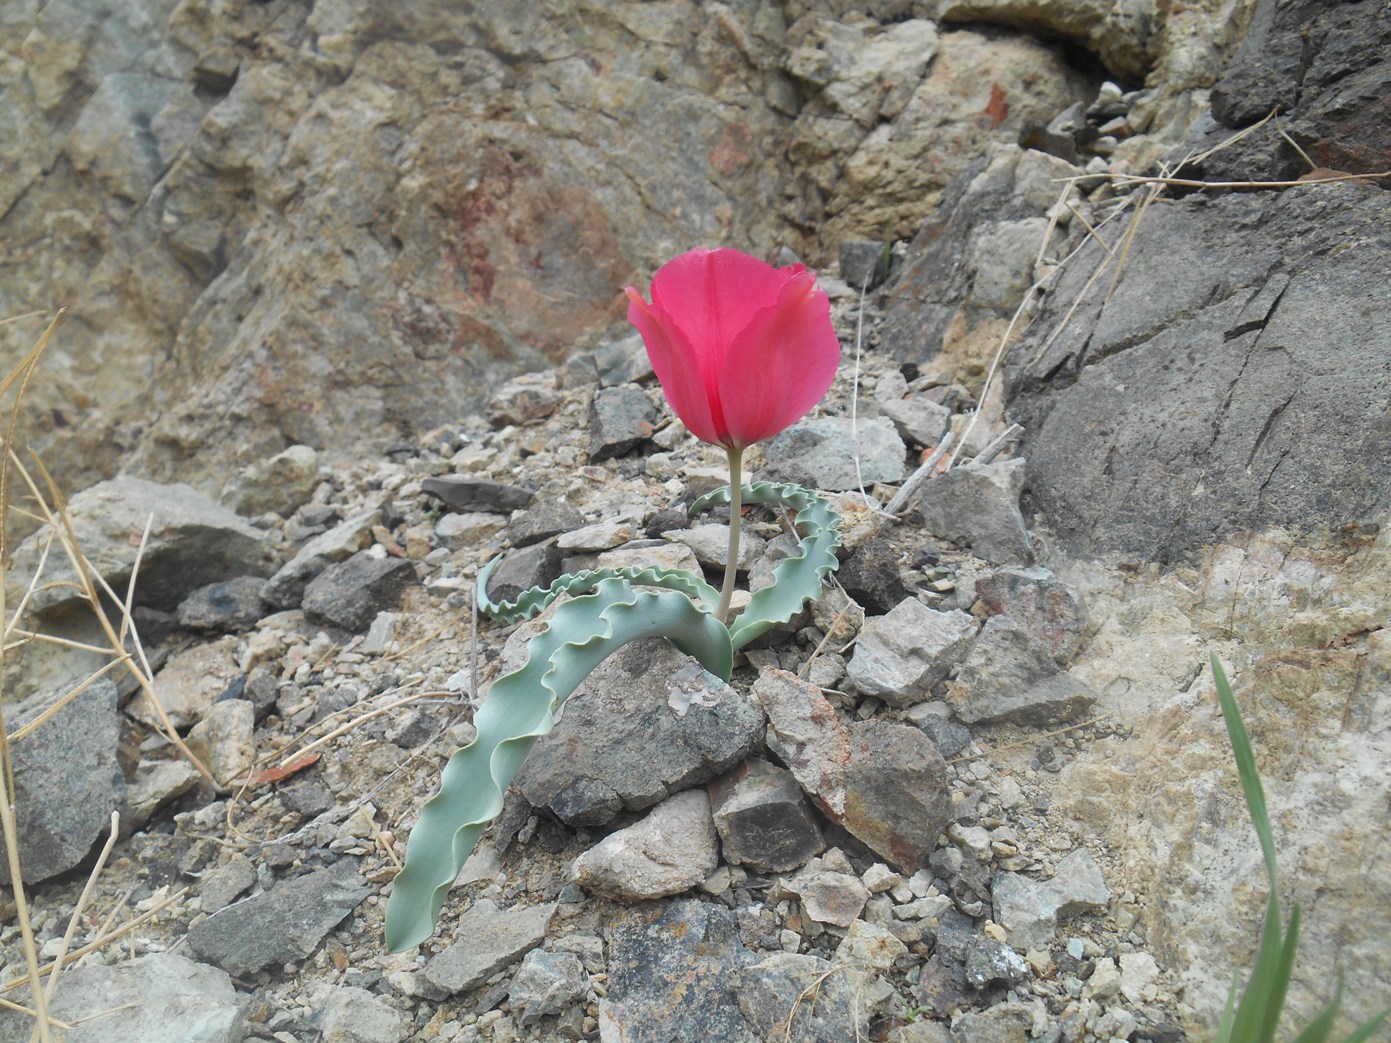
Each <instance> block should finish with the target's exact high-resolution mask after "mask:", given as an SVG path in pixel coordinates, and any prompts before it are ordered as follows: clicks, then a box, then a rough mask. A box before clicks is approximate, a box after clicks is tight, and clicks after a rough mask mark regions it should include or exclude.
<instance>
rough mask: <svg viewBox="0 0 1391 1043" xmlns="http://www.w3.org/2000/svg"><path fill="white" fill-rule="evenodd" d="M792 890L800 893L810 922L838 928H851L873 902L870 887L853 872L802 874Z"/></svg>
mask: <svg viewBox="0 0 1391 1043" xmlns="http://www.w3.org/2000/svg"><path fill="white" fill-rule="evenodd" d="M788 887H789V889H790V890H793V891H796V892H797V897H798V898H800V899H801V900H802V908H803V909H805V910H806V914H807V917H808V918H809V919H811V920H814V921H816V922H817V923H828V924H833V925H834V926H836V927H849V926H850V925H851V924H852V923H854V922H855V921H856V920H858V919H859V918H860V913H862V912H864V908H865V903H866V902H868V901H869V888H867V887H865V885H864V884H863V883H861V882H860V878H859V877H857V876H851V875H850V874H849V873H835V872H830V871H827V870H815V871H811V872H802V873H798V874H797V876H796V877H795V878H794V879H793V880H792V882H791V883H790V884H788Z"/></svg>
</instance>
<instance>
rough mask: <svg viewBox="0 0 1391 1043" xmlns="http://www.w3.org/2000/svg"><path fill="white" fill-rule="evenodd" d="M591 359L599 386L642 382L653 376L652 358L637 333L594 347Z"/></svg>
mask: <svg viewBox="0 0 1391 1043" xmlns="http://www.w3.org/2000/svg"><path fill="white" fill-rule="evenodd" d="M593 359H594V367H595V369H596V370H597V372H598V376H599V386H600V387H606V388H607V387H613V386H614V385H616V384H643V383H646V382H648V381H650V380H652V379H654V377H655V374H654V373H653V372H652V360H651V359H649V358H648V357H647V346H646V345H645V344H643V342H642V337H641V336H639V335H638V334H637V333H633V334H630V335H629V336H627V337H619V338H618V339H617V340H611V341H609V342H608V343H606V344H604V345H602V346H600V347H598V348H595V349H594V352H593Z"/></svg>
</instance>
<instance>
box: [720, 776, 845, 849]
mask: <svg viewBox="0 0 1391 1043" xmlns="http://www.w3.org/2000/svg"><path fill="white" fill-rule="evenodd" d="M710 805H711V811H712V813H713V815H714V821H715V829H716V830H717V831H718V832H719V835H720V846H721V849H722V851H723V853H724V858H725V861H726V862H729V863H731V864H734V865H747V866H752V867H753V868H754V869H756V870H758V871H759V872H763V873H781V872H786V871H787V870H789V869H796V868H798V867H799V866H803V865H806V863H807V862H808V861H809V860H810V859H811V858H812V857H813V856H815V855H817V854H820V853H821V851H823V850H824V849H825V847H826V845H825V842H824V841H822V839H821V830H820V829H819V828H818V827H817V825H816V820H815V819H814V818H813V817H812V814H811V809H810V808H809V807H808V806H807V804H806V800H805V799H804V798H803V796H802V791H801V789H800V788H799V787H798V786H797V781H796V779H794V778H793V777H792V773H791V772H789V771H787V770H786V769H785V768H779V767H777V766H775V765H772V764H769V763H768V762H767V761H764V760H758V759H750V760H747V761H745V762H744V763H743V764H741V765H740V766H739V767H738V768H736V769H735V770H734V771H732V772H730V773H729V774H728V775H724V776H721V777H720V778H718V779H716V780H715V781H714V782H712V783H711V784H710Z"/></svg>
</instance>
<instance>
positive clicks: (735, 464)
mask: <svg viewBox="0 0 1391 1043" xmlns="http://www.w3.org/2000/svg"><path fill="white" fill-rule="evenodd" d="M726 452H728V453H729V550H728V551H727V552H726V553H725V559H724V585H723V586H721V587H720V610H719V613H718V615H717V618H718V619H719V620H720V622H721V623H726V624H727V623H728V622H729V618H728V617H729V602H730V600H731V599H732V598H733V597H734V573H735V572H737V571H738V569H739V512H740V511H741V510H742V509H743V503H742V499H743V493H744V484H743V482H744V479H743V477H742V475H741V474H740V473H739V471H740V464H741V463H742V462H743V459H744V450H743V448H742V447H733V448H728V449H726Z"/></svg>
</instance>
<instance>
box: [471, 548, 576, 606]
mask: <svg viewBox="0 0 1391 1043" xmlns="http://www.w3.org/2000/svg"><path fill="white" fill-rule="evenodd" d="M559 576H560V551H558V550H556V548H555V546H554V545H552V544H535V545H533V546H530V547H523V548H521V549H520V550H513V551H508V552H507V557H505V558H503V559H502V564H501V565H499V566H498V567H497V568H496V569H494V570H493V574H492V575H491V576H490V577H489V578H488V597H489V598H491V599H492V600H493V601H494V602H498V603H501V602H504V601H515V600H516V599H517V597H518V596H519V595H521V594H522V593H523V592H524V591H527V590H530V589H531V588H532V587H549V586H550V585H551V584H552V583H553V582H555V580H556V579H557V578H558V577H559Z"/></svg>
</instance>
